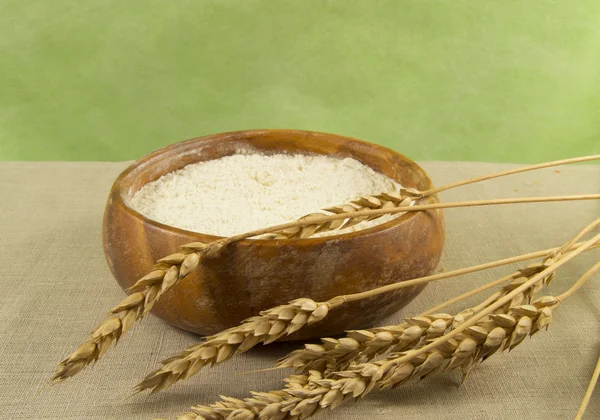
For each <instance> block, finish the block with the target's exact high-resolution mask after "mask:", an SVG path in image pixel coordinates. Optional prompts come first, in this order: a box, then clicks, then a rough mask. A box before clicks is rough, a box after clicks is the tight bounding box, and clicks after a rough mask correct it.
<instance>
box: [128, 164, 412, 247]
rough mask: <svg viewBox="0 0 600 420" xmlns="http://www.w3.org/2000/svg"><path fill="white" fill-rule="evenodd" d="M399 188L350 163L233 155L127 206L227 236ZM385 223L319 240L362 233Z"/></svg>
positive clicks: (161, 182) (193, 168)
mask: <svg viewBox="0 0 600 420" xmlns="http://www.w3.org/2000/svg"><path fill="white" fill-rule="evenodd" d="M399 188H400V185H399V184H398V183H396V182H395V181H393V180H392V179H390V178H388V177H387V176H385V175H383V174H381V173H378V172H375V171H374V170H373V169H371V168H369V167H368V166H365V165H363V164H362V163H360V162H358V161H357V160H354V159H350V158H345V159H337V158H333V157H327V156H320V155H315V156H311V155H284V154H278V155H270V156H267V155H261V154H236V155H232V156H227V157H223V158H220V159H215V160H211V161H207V162H200V163H196V164H191V165H187V166H185V167H183V168H182V169H179V170H177V171H175V172H172V173H169V174H166V175H163V176H162V177H160V178H159V179H157V180H156V181H154V182H150V183H148V184H146V185H144V186H143V187H142V188H141V189H140V190H139V191H138V192H137V193H136V194H135V195H134V196H133V198H132V200H131V206H132V207H133V208H134V209H135V210H137V211H138V212H139V213H141V214H143V215H144V216H146V217H148V218H150V219H153V220H156V221H158V222H161V223H164V224H166V225H170V226H175V227H178V228H181V229H186V230H190V231H194V232H201V233H206V234H212V235H218V236H231V235H235V234H238V233H243V232H247V231H250V230H255V229H259V228H263V227H267V226H272V225H278V224H281V223H286V222H290V221H293V220H295V219H297V218H299V217H301V216H304V215H306V214H309V213H315V212H319V211H320V210H321V209H323V208H326V207H330V206H333V205H338V204H343V203H349V202H351V201H352V200H354V199H356V198H357V197H360V196H365V195H372V194H378V193H381V192H384V191H398V189H399ZM393 217H394V216H390V215H386V216H383V217H381V218H379V219H376V220H373V221H370V222H364V223H360V224H358V225H356V226H352V227H350V228H347V229H344V230H341V231H339V230H338V231H333V232H325V233H322V234H319V235H323V236H324V235H327V234H329V235H336V234H338V233H344V232H350V231H355V230H359V229H364V228H367V227H372V226H375V225H378V224H381V223H384V222H386V221H389V220H390V219H391V218H393ZM315 236H318V235H315Z"/></svg>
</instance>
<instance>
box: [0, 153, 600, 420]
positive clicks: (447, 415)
mask: <svg viewBox="0 0 600 420" xmlns="http://www.w3.org/2000/svg"><path fill="white" fill-rule="evenodd" d="M126 165H127V163H17V162H14V163H0V286H1V288H0V418H3V419H152V418H154V417H169V418H173V417H174V415H175V414H179V413H181V412H183V411H185V410H186V409H187V407H189V406H190V405H192V404H195V403H210V402H212V401H214V400H216V399H217V397H218V395H219V394H226V395H231V396H236V397H242V396H246V395H247V393H248V391H249V390H256V391H259V390H270V389H278V388H279V387H280V385H281V379H282V378H283V377H284V376H285V374H286V373H288V372H283V371H275V372H266V373H261V374H250V375H240V372H244V371H251V370H256V369H261V368H266V367H269V366H271V365H272V363H273V362H274V361H275V360H276V359H277V358H278V357H280V356H282V355H283V354H285V353H286V352H288V351H290V350H291V349H292V348H294V347H295V345H293V344H284V345H272V346H269V347H264V348H263V347H261V348H257V349H256V350H254V351H252V352H250V353H247V354H244V355H241V356H240V357H236V358H235V359H233V360H232V361H231V362H229V363H226V364H224V365H222V366H218V367H216V368H214V369H206V370H205V371H203V372H202V373H201V374H200V375H198V376H196V377H194V378H193V379H191V380H189V381H187V382H185V383H181V384H179V385H177V386H174V387H173V388H171V389H169V390H168V391H166V392H163V393H161V394H159V395H156V396H153V397H147V396H145V395H138V396H136V397H133V398H131V399H128V400H124V397H126V396H127V395H129V393H130V391H131V387H132V386H133V385H135V384H136V383H137V380H138V379H140V378H142V377H143V376H144V375H145V374H146V373H148V372H149V371H151V370H152V369H154V368H155V367H156V366H157V363H158V362H159V361H160V360H161V359H163V358H165V357H167V356H169V355H172V354H174V353H175V352H177V351H179V350H181V349H183V348H185V347H187V346H188V345H190V344H192V343H194V342H195V341H196V340H197V339H198V337H196V336H194V335H192V334H189V333H186V332H184V331H181V330H178V329H176V328H173V327H171V326H169V325H167V324H165V323H164V322H162V321H160V320H158V319H156V318H154V317H152V316H149V317H148V318H147V319H145V320H144V321H143V322H142V323H141V324H139V325H138V326H137V327H136V328H135V329H134V331H133V333H131V334H127V336H126V337H125V338H124V339H123V340H122V341H121V342H120V343H119V345H118V346H117V347H116V348H115V349H111V351H110V352H109V353H108V354H107V355H106V356H105V357H104V359H102V360H101V361H100V363H99V364H98V365H97V366H95V367H94V368H93V369H89V370H88V371H86V372H84V373H82V374H80V375H79V376H77V377H76V378H74V379H71V380H69V381H67V382H65V383H63V384H61V385H58V386H52V387H49V386H45V381H46V380H47V379H48V378H49V377H50V375H51V374H52V371H53V369H54V367H55V365H56V363H57V362H58V361H59V360H60V359H61V358H62V357H63V356H65V355H66V354H68V353H69V352H70V351H72V350H73V349H74V348H75V347H76V346H77V345H78V344H79V343H80V342H81V340H83V339H84V338H85V337H86V336H87V334H88V333H89V331H90V329H91V328H92V327H93V326H95V325H96V323H97V322H99V321H100V320H102V319H103V317H104V316H105V314H106V311H107V310H108V309H109V308H110V307H111V306H112V305H113V304H114V303H116V302H117V301H119V300H120V299H121V298H122V297H123V296H124V294H123V292H122V291H121V289H120V288H119V287H118V286H117V284H116V283H115V282H114V280H113V279H112V277H111V274H110V272H109V270H108V267H107V265H106V263H105V261H104V255H103V253H102V244H101V236H100V232H101V218H102V212H103V208H104V203H105V199H106V197H107V194H108V191H109V188H110V186H111V184H112V181H113V180H114V178H115V177H116V176H117V175H118V173H119V172H120V171H121V170H122V169H123V168H125V166H126ZM423 166H424V167H425V169H426V170H427V171H428V172H429V173H430V175H431V176H432V178H433V180H434V182H435V183H436V185H441V184H444V183H448V182H452V181H456V180H459V179H463V178H468V177H471V176H475V175H480V174H484V173H488V172H491V171H497V170H500V169H504V168H508V167H511V166H510V165H499V164H487V163H449V162H430V163H424V164H423ZM559 171H560V172H558V171H556V170H555V169H546V170H542V171H538V172H533V173H529V174H521V175H516V176H511V177H507V178H504V179H498V180H493V181H487V182H485V183H480V184H476V185H472V186H467V187H463V188H460V189H456V190H451V191H448V192H446V193H443V196H442V199H443V200H444V201H454V200H460V199H484V198H493V197H515V196H533V195H536V196H540V195H555V194H574V193H598V192H600V167H599V166H593V165H584V166H566V167H561V168H559ZM599 215H600V203H599V202H575V203H555V204H527V205H525V204H518V205H508V206H495V207H485V208H469V209H454V210H446V221H447V242H446V248H445V252H444V255H443V258H442V266H443V268H444V269H446V270H450V269H455V268H459V267H464V266H469V265H474V264H478V263H483V262H487V261H492V260H495V259H499V258H504V257H509V256H513V255H517V254H521V253H524V252H529V251H534V250H538V249H542V248H547V247H550V246H555V245H560V244H561V243H563V242H564V241H565V240H567V239H568V238H569V237H570V236H571V235H572V234H574V233H575V232H576V231H577V230H578V229H579V228H580V227H581V226H583V225H584V224H585V223H587V222H589V221H591V220H592V219H593V218H595V217H598V216H599ZM599 253H600V252H598V251H591V252H590V253H588V254H586V255H584V256H582V257H581V258H579V259H577V260H575V261H574V262H573V263H571V264H569V265H567V266H566V267H565V268H564V269H563V270H562V271H561V273H560V275H559V277H558V278H557V279H556V280H555V282H554V283H553V285H552V287H551V289H552V291H556V292H559V291H561V290H563V289H564V288H565V287H566V286H567V285H568V284H569V283H570V282H572V281H574V280H575V279H576V277H577V276H578V275H580V274H581V273H583V271H584V270H586V269H587V268H588V267H589V266H590V265H591V264H592V263H593V261H594V259H595V260H597V259H598V256H599ZM510 269H511V268H510V267H506V268H504V269H497V270H493V271H492V272H486V273H481V274H477V275H471V276H467V277H461V278H456V279H453V280H448V281H445V282H440V283H435V284H432V285H430V286H429V287H428V288H426V290H425V291H424V292H423V293H422V294H421V295H420V296H419V297H418V298H417V299H416V300H415V301H414V302H413V303H412V304H411V305H409V307H407V308H406V309H405V310H404V311H403V312H402V313H400V314H397V315H396V316H395V317H393V319H390V320H389V322H395V321H398V320H400V319H401V318H402V316H406V315H408V314H415V313H417V312H419V311H421V310H424V309H426V308H427V307H429V306H431V305H432V304H435V303H439V302H441V301H443V300H445V299H447V298H449V297H451V296H454V295H456V294H459V293H462V292H464V291H466V290H468V289H470V288H472V287H473V286H475V285H477V284H482V283H483V282H487V281H490V280H491V279H493V278H495V277H497V276H499V275H502V274H503V273H508V272H509V270H510ZM599 286H600V279H599V278H596V279H595V280H594V281H591V282H590V283H588V284H587V285H586V286H585V287H584V289H582V290H581V291H580V293H578V294H576V295H575V296H574V297H573V298H572V299H569V300H568V301H567V302H565V304H564V305H563V306H562V307H561V308H560V309H558V310H557V311H556V313H555V321H554V323H553V325H552V327H551V328H550V331H549V332H548V333H546V332H543V333H540V334H538V335H536V336H535V338H534V339H532V340H529V339H528V340H527V342H526V343H525V344H524V345H522V346H520V347H519V348H517V349H516V350H515V351H513V352H511V353H510V354H508V353H507V354H502V355H498V356H494V357H493V358H492V359H490V360H489V361H488V362H486V363H485V364H483V365H482V366H480V367H479V368H478V369H477V370H476V371H475V372H474V373H473V374H472V376H471V377H470V378H469V379H468V380H467V382H466V383H465V384H464V385H463V386H462V387H460V388H459V387H458V383H459V378H458V376H457V375H456V374H446V375H441V376H436V377H433V378H429V379H426V380H424V381H422V382H420V383H411V384H408V385H406V386H402V387H400V388H398V389H396V390H392V391H385V392H381V393H373V394H371V395H369V396H368V397H367V398H365V399H364V400H362V401H361V402H359V403H357V404H347V405H345V406H343V407H341V408H340V409H338V410H336V411H332V412H329V411H327V412H322V413H320V414H319V416H320V417H319V418H323V419H380V420H388V419H399V418H403V419H404V418H406V419H419V420H426V419H457V420H458V419H460V420H463V419H528V420H533V419H569V418H572V417H573V416H574V414H575V412H576V410H577V407H578V406H579V403H580V401H581V398H582V397H583V394H584V391H585V388H586V386H587V384H588V380H589V378H590V376H591V373H592V370H593V367H594V365H595V363H596V360H597V358H598V356H599V354H600V340H599V338H600V287H599ZM586 418H587V419H597V418H600V393H599V392H597V393H596V395H595V396H594V397H593V398H592V401H591V404H590V407H589V409H588V412H587V415H586Z"/></svg>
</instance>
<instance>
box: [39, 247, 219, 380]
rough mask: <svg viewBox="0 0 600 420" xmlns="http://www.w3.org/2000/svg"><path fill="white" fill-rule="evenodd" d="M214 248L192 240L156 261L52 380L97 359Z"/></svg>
mask: <svg viewBox="0 0 600 420" xmlns="http://www.w3.org/2000/svg"><path fill="white" fill-rule="evenodd" d="M215 250H216V246H215V245H213V244H209V245H207V244H204V243H200V242H194V243H189V244H187V245H184V246H183V247H181V250H180V251H179V252H178V253H175V254H172V255H169V256H166V257H164V258H162V259H160V260H158V262H157V264H156V265H155V267H154V269H153V270H152V271H151V272H149V273H148V274H146V275H145V276H143V277H142V278H141V279H139V280H138V281H137V282H136V283H135V284H134V285H133V286H132V287H130V288H129V291H130V292H132V294H130V295H129V296H127V297H126V298H125V299H123V300H122V301H121V302H120V303H119V304H118V305H116V306H115V307H114V308H113V309H111V310H110V314H111V315H112V316H110V317H109V318H107V319H106V320H105V321H103V322H102V323H101V324H100V325H98V326H97V327H96V328H95V329H94V330H93V331H92V332H91V333H90V335H89V337H88V338H87V340H86V341H84V342H83V344H81V345H80V346H79V347H78V348H77V349H76V350H75V351H74V352H73V353H71V354H70V355H69V356H67V357H66V358H65V359H63V360H62V361H61V362H60V363H59V365H58V367H57V369H56V371H55V373H54V375H53V376H52V378H51V381H53V382H61V381H64V380H65V379H67V378H70V377H71V376H74V375H76V374H77V373H79V372H80V371H82V370H83V369H84V368H85V367H86V366H88V365H89V364H90V363H92V362H96V361H97V360H98V359H100V358H101V357H102V356H103V355H104V354H105V353H106V352H107V351H108V349H109V348H110V346H111V344H113V343H114V344H116V343H117V342H118V341H119V339H120V338H121V337H122V336H123V334H125V333H126V332H127V331H129V329H131V327H132V326H133V324H134V323H135V322H136V321H137V320H140V319H142V318H143V317H144V316H145V315H146V314H147V313H148V312H149V311H150V309H152V307H153V306H154V304H155V303H156V301H157V300H158V299H159V298H160V296H161V295H162V294H163V293H166V292H168V291H169V290H170V289H171V288H172V287H174V286H175V285H176V284H177V283H178V282H179V281H180V280H181V279H183V278H184V277H185V276H187V275H188V274H189V273H191V272H192V271H194V270H196V268H198V265H199V264H200V261H201V259H202V258H203V257H204V256H207V255H210V254H211V253H212V252H214V251H215Z"/></svg>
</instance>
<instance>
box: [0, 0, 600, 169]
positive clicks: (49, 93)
mask: <svg viewBox="0 0 600 420" xmlns="http://www.w3.org/2000/svg"><path fill="white" fill-rule="evenodd" d="M269 127H270V128H302V129H310V130H318V131H326V132H335V133H340V134H345V135H349V136H355V137H359V138H362V139H365V140H369V141H373V142H377V143H381V144H385V145H387V146H389V147H392V148H394V149H396V150H398V151H401V152H402V153H405V154H406V155H408V156H410V157H413V158H415V159H429V160H434V159H436V160H484V161H514V162H534V161H542V160H547V159H554V158H559V157H569V156H575V155H582V154H588V153H600V1H598V0H582V1H560V0H557V1H535V0H531V1H523V0H512V1H506V0H504V1H497V0H493V1H491V0H490V1H483V0H476V1H475V0H474V1H459V0H454V1H401V0H390V1H377V0H364V1H342V0H339V1H317V0H304V1H300V0H264V1H261V0H237V1H234V0H227V1H225V0H221V1H217V0H213V1H201V0H185V1H184V0H171V1H167V0H165V1H149V0H128V1H108V0H98V1H75V0H73V1H61V0H41V1H32V0H2V1H0V160H17V159H18V160H124V159H133V158H137V157H140V156H141V155H143V154H145V153H147V152H149V151H151V150H153V149H156V148H158V147H160V146H163V145H166V144H169V143H173V142H176V141H179V140H184V139H187V138H191V137H196V136H200V135H204V134H209V133H214V132H220V131H231V130H238V129H245V128H269Z"/></svg>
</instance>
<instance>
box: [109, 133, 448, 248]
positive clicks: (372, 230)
mask: <svg viewBox="0 0 600 420" xmlns="http://www.w3.org/2000/svg"><path fill="white" fill-rule="evenodd" d="M265 133H276V134H282V135H285V134H286V133H296V134H298V133H299V134H306V135H322V136H327V137H335V138H337V139H339V140H348V141H352V142H357V143H359V144H362V145H364V146H366V147H369V148H372V149H373V148H374V149H379V150H381V151H384V152H386V153H391V154H394V155H397V156H398V157H400V158H401V159H403V160H405V161H407V162H409V163H410V164H413V165H415V166H416V167H417V168H419V169H421V171H422V172H423V176H424V180H425V181H426V182H427V183H428V184H429V186H430V188H433V187H434V184H433V182H432V181H431V178H430V177H429V174H428V173H427V172H426V171H425V170H424V169H423V168H422V167H421V166H420V165H419V164H418V163H416V162H415V161H413V160H412V159H410V158H408V157H406V156H405V155H403V154H402V153H400V152H397V151H395V150H393V149H390V148H388V147H385V146H381V145H379V144H375V143H371V142H368V141H365V140H361V139H357V138H353V137H348V136H343V135H340V134H333V133H325V132H320V131H311V130H295V129H280V128H277V129H253V130H238V131H228V132H222V133H215V134H209V135H205V136H200V137H194V138H191V139H188V140H183V141H179V142H176V143H172V144H169V145H167V146H164V147H161V148H159V149H156V150H154V151H152V152H150V153H148V154H147V155H144V156H142V157H141V158H139V159H136V160H135V161H133V162H132V163H131V164H130V165H128V166H127V168H125V169H124V170H123V171H122V172H121V173H120V174H119V175H118V176H117V178H116V179H115V181H114V183H113V185H112V187H111V189H110V193H109V194H110V195H109V197H110V199H112V201H113V204H114V201H115V199H117V201H118V202H120V204H122V207H123V209H124V210H125V211H126V212H127V213H129V214H130V215H131V216H133V217H136V218H139V219H141V220H142V221H143V222H145V223H147V224H150V225H152V226H154V227H156V228H159V229H162V230H166V231H171V232H172V233H175V234H179V235H185V236H193V237H196V238H198V240H199V241H200V242H212V241H216V240H219V239H224V238H226V237H224V236H218V235H211V234H208V233H202V232H195V231H192V230H187V229H182V228H178V227H175V226H171V225H167V224H164V223H162V222H159V221H157V220H153V219H150V218H148V217H146V216H145V215H143V214H142V213H140V212H138V211H137V210H135V209H134V208H133V207H131V205H130V199H129V195H128V194H127V192H126V191H125V188H124V187H123V185H122V184H123V183H124V182H125V181H126V179H127V177H128V176H129V175H130V174H131V173H132V172H133V171H135V170H136V169H138V168H139V167H141V166H144V165H150V164H152V163H153V162H155V159H157V158H160V156H161V155H163V154H165V153H166V152H169V151H172V150H173V149H177V148H182V147H185V145H187V144H189V143H194V142H198V141H203V140H214V139H226V138H230V137H233V138H236V137H237V136H256V135H260V134H265ZM361 163H363V162H361ZM363 165H367V164H366V163H363ZM184 166H185V165H184ZM367 166H369V165H367ZM369 167H370V166H369ZM419 200H420V201H421V202H420V203H419V204H427V203H428V202H436V201H439V198H438V196H437V194H434V195H431V196H427V197H424V198H421V199H419ZM438 211H439V210H438ZM421 213H422V212H418V211H414V212H408V213H404V214H402V215H401V216H399V217H396V218H393V219H391V220H389V221H387V222H385V223H381V224H379V225H377V226H373V227H369V228H366V229H360V230H357V231H354V232H346V233H338V234H336V235H327V236H321V237H316V238H315V237H309V238H304V239H258V238H257V239H243V240H240V241H236V243H238V244H241V245H260V246H267V247H269V246H281V244H282V241H285V243H286V244H290V245H296V246H298V245H301V246H310V245H315V244H325V243H326V242H333V241H337V240H340V239H344V240H348V239H354V238H357V237H367V236H370V235H374V234H378V233H380V232H383V231H386V230H388V229H390V228H392V227H396V226H398V225H401V224H403V223H406V222H408V221H410V220H412V219H413V218H415V217H419V216H420V215H421Z"/></svg>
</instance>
